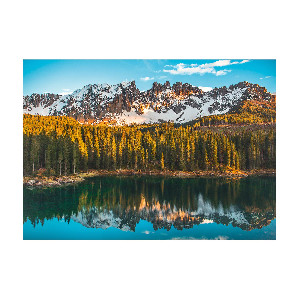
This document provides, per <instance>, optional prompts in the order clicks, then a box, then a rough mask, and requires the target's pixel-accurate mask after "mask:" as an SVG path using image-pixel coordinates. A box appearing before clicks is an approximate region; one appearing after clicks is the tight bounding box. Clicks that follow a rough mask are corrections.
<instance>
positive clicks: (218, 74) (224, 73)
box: [216, 69, 231, 76]
mask: <svg viewBox="0 0 300 300" xmlns="http://www.w3.org/2000/svg"><path fill="white" fill-rule="evenodd" d="M229 72H231V70H225V69H224V70H220V71H217V72H216V76H221V75H226V74H227V73H229Z"/></svg>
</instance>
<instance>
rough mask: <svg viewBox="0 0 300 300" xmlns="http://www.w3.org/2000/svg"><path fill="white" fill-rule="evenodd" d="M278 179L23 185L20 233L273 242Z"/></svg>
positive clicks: (26, 235)
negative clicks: (47, 185)
mask: <svg viewBox="0 0 300 300" xmlns="http://www.w3.org/2000/svg"><path fill="white" fill-rule="evenodd" d="M275 190H276V178H275V177H248V178H244V179H240V180H228V179H205V178H185V179H183V178H164V177H138V176H136V177H116V176H114V177H95V178H89V179H87V180H86V181H84V182H83V183H80V184H78V185H74V186H66V187H58V188H47V189H32V190H30V189H28V188H24V203H23V223H24V225H23V238H24V239H25V240H36V239H41V240H42V239H46V240H50V239H76V240H81V239H83V240H87V239H88V240H94V239H96V240H102V239H103V240H107V239H122V240H124V239H140V240H145V239H147V240H148V239H149V240H150V239H159V240H165V239H175V240H176V239H234V240H240V239H243V240H245V239H246V240H252V239H255V240H261V239H262V240H266V239H271V240H274V239H276V202H275Z"/></svg>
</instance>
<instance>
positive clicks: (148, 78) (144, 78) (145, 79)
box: [140, 76, 154, 81]
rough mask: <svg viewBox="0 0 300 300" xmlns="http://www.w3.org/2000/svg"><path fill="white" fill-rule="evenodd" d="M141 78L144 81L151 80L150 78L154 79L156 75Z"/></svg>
mask: <svg viewBox="0 0 300 300" xmlns="http://www.w3.org/2000/svg"><path fill="white" fill-rule="evenodd" d="M140 79H141V80H143V81H149V80H153V79H154V77H148V76H146V77H142V78H140Z"/></svg>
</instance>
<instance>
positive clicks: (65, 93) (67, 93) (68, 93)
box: [59, 89, 73, 96]
mask: <svg viewBox="0 0 300 300" xmlns="http://www.w3.org/2000/svg"><path fill="white" fill-rule="evenodd" d="M62 90H63V92H61V93H59V95H62V96H65V95H70V94H72V93H73V91H72V90H70V89H62Z"/></svg>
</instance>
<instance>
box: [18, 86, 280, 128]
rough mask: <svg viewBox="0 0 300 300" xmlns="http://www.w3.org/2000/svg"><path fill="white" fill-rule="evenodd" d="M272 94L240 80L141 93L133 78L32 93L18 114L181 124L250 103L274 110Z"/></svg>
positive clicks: (154, 88) (97, 120)
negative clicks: (67, 92)
mask: <svg viewBox="0 0 300 300" xmlns="http://www.w3.org/2000/svg"><path fill="white" fill-rule="evenodd" d="M273 102H274V103H275V96H273V95H271V94H270V93H269V92H268V91H267V90H266V89H265V88H264V87H260V86H259V85H257V84H251V83H248V82H240V83H238V84H235V85H231V86H229V87H221V88H215V89H213V90H211V91H209V92H203V91H202V90H201V89H199V88H198V87H194V86H192V85H190V84H188V83H185V84H182V83H181V82H177V83H175V84H173V85H172V86H171V85H170V83H169V82H168V81H167V82H166V83H165V84H160V83H157V82H154V83H153V86H152V88H151V89H149V90H147V91H140V90H139V89H138V88H137V87H136V85H135V82H134V81H131V82H122V83H120V84H117V85H109V84H89V85H86V86H84V87H83V88H82V89H78V90H76V91H74V92H73V93H72V94H70V95H65V96H61V95H55V94H42V95H39V94H32V95H31V96H25V97H23V112H24V113H29V114H39V115H53V116H60V115H66V116H69V117H73V118H75V119H76V120H78V121H80V122H96V123H99V122H109V123H112V124H119V125H122V124H132V123H138V124H142V123H145V124H149V123H159V122H168V121H172V122H174V123H179V124H183V123H186V122H190V121H193V120H196V119H197V118H201V117H205V116H212V115H220V114H225V113H236V112H238V111H239V110H240V109H241V108H242V107H244V106H247V105H248V106H249V103H252V110H253V106H254V107H255V106H256V109H260V108H264V109H270V108H272V109H273V108H274V105H272V103H273Z"/></svg>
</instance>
